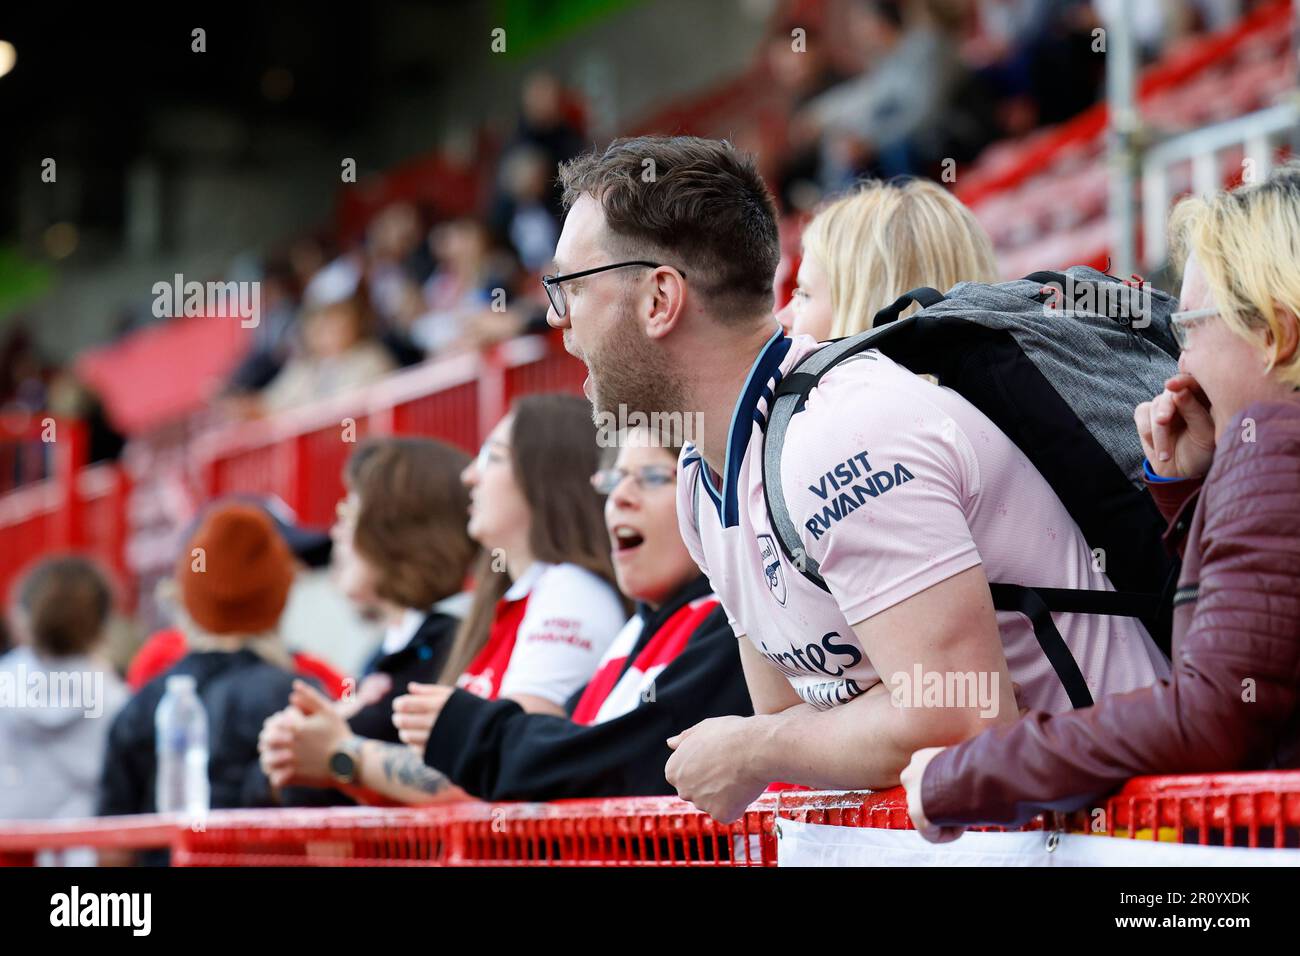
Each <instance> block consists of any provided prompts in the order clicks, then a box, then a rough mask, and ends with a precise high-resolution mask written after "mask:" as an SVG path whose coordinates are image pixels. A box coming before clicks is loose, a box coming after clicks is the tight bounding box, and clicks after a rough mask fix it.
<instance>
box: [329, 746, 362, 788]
mask: <svg viewBox="0 0 1300 956" xmlns="http://www.w3.org/2000/svg"><path fill="white" fill-rule="evenodd" d="M356 770H357V763H356V761H355V760H353V759H352V755H351V754H349V753H345V752H344V751H342V750H338V751H335V752H334V753H332V754H330V773H332V774H333V775H334V776H335V777H337V778H338V779H339V780H342V781H343V782H344V783H351V782H352V777H353V775H354V774H355V773H356Z"/></svg>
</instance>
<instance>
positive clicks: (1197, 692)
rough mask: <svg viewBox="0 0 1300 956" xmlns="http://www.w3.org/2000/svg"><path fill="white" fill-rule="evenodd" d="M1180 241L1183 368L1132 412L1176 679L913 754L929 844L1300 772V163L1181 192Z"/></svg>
mask: <svg viewBox="0 0 1300 956" xmlns="http://www.w3.org/2000/svg"><path fill="white" fill-rule="evenodd" d="M1170 231H1171V234H1172V238H1173V240H1174V241H1173V243H1172V245H1173V248H1174V250H1175V254H1176V258H1177V259H1178V260H1180V261H1182V262H1183V263H1184V268H1183V287H1182V305H1183V309H1184V311H1182V312H1179V313H1175V315H1174V316H1173V317H1172V322H1173V326H1174V331H1175V335H1176V336H1177V338H1178V341H1179V344H1180V346H1181V347H1182V355H1181V357H1180V359H1179V372H1178V374H1177V375H1175V376H1174V377H1172V378H1171V379H1169V381H1168V382H1167V383H1166V386H1165V390H1164V391H1163V392H1162V393H1161V394H1160V395H1158V396H1156V397H1155V398H1154V399H1152V400H1151V401H1150V402H1144V403H1142V404H1141V405H1139V406H1138V408H1137V409H1136V412H1135V421H1136V424H1137V430H1138V434H1139V436H1140V437H1141V440H1142V445H1143V448H1144V449H1145V451H1146V453H1147V482H1148V485H1149V487H1150V490H1151V494H1152V496H1153V497H1154V498H1155V500H1156V502H1157V504H1158V505H1159V506H1160V508H1161V510H1162V511H1163V512H1164V514H1165V515H1166V517H1168V518H1169V519H1170V528H1169V532H1168V533H1167V535H1166V541H1167V543H1168V544H1169V546H1170V547H1176V548H1178V549H1179V550H1180V551H1181V554H1182V558H1183V564H1182V570H1181V572H1180V575H1179V580H1178V588H1177V591H1176V592H1175V594H1174V599H1173V600H1174V632H1173V674H1172V676H1171V677H1170V679H1169V680H1167V681H1161V682H1159V683H1157V684H1155V685H1154V686H1152V687H1147V688H1143V689H1141V690H1136V691H1132V692H1130V693H1128V694H1122V695H1116V696H1112V697H1106V698H1103V699H1101V700H1099V701H1098V702H1097V703H1096V704H1095V705H1094V706H1093V707H1090V708H1088V709H1086V710H1076V711H1070V712H1068V713H1065V714H1058V715H1049V714H1044V713H1038V712H1030V713H1028V714H1027V715H1025V716H1024V717H1022V718H1021V719H1020V720H1019V721H1018V722H1017V723H1015V724H1012V725H1010V726H1008V727H1004V728H1001V729H998V730H992V731H989V732H986V733H983V734H980V735H979V736H977V737H974V738H972V739H970V740H967V741H965V742H964V743H961V744H958V745H956V746H953V747H947V748H930V749H927V750H920V751H917V752H916V753H915V754H914V755H913V756H912V761H911V764H910V765H909V766H908V767H907V769H906V770H904V772H903V775H902V779H903V785H904V786H905V787H906V788H907V793H908V806H909V809H910V811H911V816H912V820H913V822H914V823H915V825H916V827H917V828H918V829H919V830H921V832H922V833H923V834H924V835H925V836H926V837H927V838H928V839H931V840H937V841H942V840H949V839H955V838H956V837H957V836H958V835H960V833H961V831H962V829H963V828H964V827H965V826H968V825H971V824H977V823H989V824H1009V825H1015V824H1020V823H1023V822H1025V821H1026V820H1028V819H1029V818H1030V817H1031V816H1033V815H1034V814H1036V813H1040V812H1042V811H1044V810H1047V809H1054V810H1075V809H1079V808H1083V807H1087V806H1090V805H1092V802H1093V801H1096V800H1097V799H1098V798H1101V797H1104V796H1105V795H1106V794H1107V793H1109V792H1110V791H1112V790H1114V789H1115V788H1116V787H1118V786H1119V785H1120V784H1122V783H1123V782H1124V781H1125V780H1127V779H1128V778H1129V777H1133V776H1137V775H1140V774H1170V773H1203V772H1214V771H1229V770H1258V769H1268V768H1296V767H1300V347H1298V343H1300V319H1298V318H1297V316H1300V164H1297V163H1290V164H1287V165H1285V166H1283V167H1281V168H1279V169H1278V170H1277V171H1276V172H1274V174H1273V175H1272V176H1271V177H1269V179H1268V180H1266V181H1264V182H1262V183H1258V184H1254V185H1246V186H1242V187H1241V188H1239V189H1236V190H1234V191H1232V192H1225V193H1220V194H1217V195H1215V196H1213V197H1211V198H1208V199H1199V198H1193V199H1188V200H1185V201H1184V202H1183V203H1181V204H1180V205H1179V206H1178V207H1177V208H1176V209H1175V210H1174V213H1173V216H1172V219H1171V221H1170Z"/></svg>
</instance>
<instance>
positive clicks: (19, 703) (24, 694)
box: [0, 661, 104, 719]
mask: <svg viewBox="0 0 1300 956" xmlns="http://www.w3.org/2000/svg"><path fill="white" fill-rule="evenodd" d="M0 708H10V709H17V710H44V709H46V708H61V709H64V710H80V711H81V712H82V716H84V717H88V718H92V719H93V718H96V717H102V716H103V715H104V673H103V671H31V672H30V673H29V672H28V670H27V665H26V664H24V663H23V662H22V661H19V662H18V666H17V667H15V668H14V669H13V670H11V671H0Z"/></svg>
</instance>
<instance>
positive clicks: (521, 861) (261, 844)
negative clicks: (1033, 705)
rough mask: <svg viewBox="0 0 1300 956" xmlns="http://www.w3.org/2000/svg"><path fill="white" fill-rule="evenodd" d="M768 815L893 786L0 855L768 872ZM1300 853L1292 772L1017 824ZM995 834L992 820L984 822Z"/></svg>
mask: <svg viewBox="0 0 1300 956" xmlns="http://www.w3.org/2000/svg"><path fill="white" fill-rule="evenodd" d="M780 820H798V821H800V822H804V823H816V824H823V825H826V826H844V827H874V828H878V829H890V830H905V829H910V828H911V824H910V822H909V820H908V817H907V809H906V803H905V800H904V796H903V792H902V791H901V790H900V789H894V790H887V791H881V792H878V793H870V792H844V793H826V792H823V793H817V792H807V791H795V792H791V791H786V792H782V793H769V794H764V795H763V796H762V797H761V798H760V799H759V800H758V801H756V802H755V803H754V804H753V805H752V806H751V807H750V808H749V809H748V810H747V811H746V812H745V814H744V815H743V816H742V817H741V819H739V820H737V821H736V822H735V823H730V824H721V823H717V822H715V821H714V820H712V819H711V818H709V817H708V816H706V815H705V814H702V813H700V812H699V811H698V810H696V809H695V808H694V807H692V806H690V805H689V804H687V803H683V802H682V801H680V800H677V799H675V798H671V797H629V798H624V799H611V800H563V801H558V802H555V803H513V804H511V803H507V804H489V803H481V802H478V801H473V800H468V801H462V802H457V803H447V804H442V805H438V806H432V807H420V808H397V809H392V808H384V809H380V808H373V807H349V808H342V809H310V810H308V809H304V810H224V811H214V812H213V813H211V814H209V815H208V817H207V818H205V820H204V821H203V823H202V824H201V825H199V826H187V825H186V822H185V821H184V820H182V819H179V818H165V817H157V816H152V817H120V818H115V819H113V820H90V821H69V822H66V823H59V824H54V823H9V824H0V862H9V863H18V864H22V863H30V862H31V860H32V858H33V856H34V854H35V853H36V852H37V851H39V850H43V849H61V848H66V847H73V846H94V847H107V848H115V849H125V848H135V849H144V848H154V847H169V848H171V850H172V862H173V864H174V865H178V866H288V865H292V866H774V865H775V864H776V854H777V846H776V827H777V826H779V821H780ZM1046 827H1050V828H1052V829H1062V830H1067V831H1070V832H1075V833H1093V834H1097V835H1098V838H1099V839H1105V838H1117V837H1127V838H1129V839H1147V840H1163V841H1166V842H1182V843H1197V844H1202V845H1216V846H1246V847H1276V848H1292V849H1297V848H1300V771H1281V772H1255V773H1231V774H1210V775H1196V776H1176V777H1139V778H1137V779H1134V780H1132V781H1130V782H1129V783H1128V785H1127V786H1125V787H1124V788H1123V789H1122V790H1120V791H1119V792H1118V793H1117V794H1115V795H1114V796H1113V797H1110V798H1109V799H1107V800H1105V801H1103V802H1102V803H1101V805H1100V806H1098V807H1097V808H1096V809H1095V810H1092V811H1081V812H1079V813H1076V814H1071V815H1068V816H1065V815H1059V814H1054V815H1052V819H1050V820H1044V819H1043V818H1038V819H1036V820H1035V821H1033V822H1032V823H1031V824H1030V825H1029V826H1028V827H1026V828H1025V829H1031V830H1034V829H1043V828H1046ZM993 829H996V828H993Z"/></svg>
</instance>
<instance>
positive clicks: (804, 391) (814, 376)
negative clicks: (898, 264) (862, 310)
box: [763, 293, 938, 593]
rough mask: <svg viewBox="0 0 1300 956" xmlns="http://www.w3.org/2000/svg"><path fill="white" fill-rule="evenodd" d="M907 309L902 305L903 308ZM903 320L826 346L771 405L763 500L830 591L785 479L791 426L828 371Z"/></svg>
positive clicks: (798, 560) (784, 383) (788, 552)
mask: <svg viewBox="0 0 1300 956" xmlns="http://www.w3.org/2000/svg"><path fill="white" fill-rule="evenodd" d="M937 294H938V293H936V295H937ZM908 295H911V293H908ZM904 298H906V297H904ZM900 301H901V300H900ZM897 304H898V303H895V305H897ZM901 308H902V306H900V310H901ZM906 321H908V320H904V323H905V322H906ZM900 324H903V323H895V324H893V325H889V326H887V327H886V328H883V329H868V330H867V331H865V332H860V333H858V334H857V335H851V336H849V337H848V338H843V339H835V340H834V341H832V342H829V343H828V344H826V345H824V346H822V347H821V348H820V349H818V350H817V351H816V352H814V353H812V354H811V355H809V356H807V357H806V358H804V359H803V360H802V361H800V362H799V364H798V365H796V366H795V367H794V368H793V369H791V370H790V373H789V374H788V375H786V376H785V377H784V378H782V379H781V383H780V384H779V385H777V387H776V392H775V394H774V395H773V396H772V401H771V403H770V404H769V407H768V416H767V429H766V430H765V431H764V433H763V502H764V504H765V505H766V506H767V518H768V523H769V524H770V525H771V527H772V532H773V534H774V535H775V536H776V541H777V545H778V546H779V547H780V548H781V552H782V553H783V554H784V555H785V556H786V559H787V560H788V561H789V562H790V563H791V564H792V565H794V567H795V569H796V570H797V571H798V572H799V573H800V574H802V575H803V576H804V577H805V578H807V579H808V580H809V581H811V582H812V583H813V584H815V585H817V587H819V588H821V589H822V590H823V591H826V592H827V593H829V592H830V588H829V587H827V585H826V582H825V581H824V580H822V576H821V574H820V573H819V569H818V566H817V561H816V559H815V558H813V557H812V555H810V554H808V553H807V552H806V551H804V547H803V541H802V539H801V538H800V537H799V529H798V528H796V527H795V523H794V519H793V518H791V517H790V509H789V507H787V505H786V501H785V489H784V487H783V486H782V482H781V454H782V451H783V450H784V448H785V436H786V433H787V432H788V431H789V430H790V421H791V419H793V418H794V415H795V413H796V412H798V411H800V410H801V409H802V408H803V406H804V402H805V401H807V399H808V393H809V392H811V391H812V390H813V389H814V388H816V387H817V383H818V382H819V381H821V378H822V376H823V375H825V374H826V373H827V372H829V371H830V370H831V369H832V368H834V367H835V366H836V365H839V364H840V363H841V362H843V361H844V360H846V359H848V358H851V357H853V356H854V355H857V354H859V353H861V352H865V351H867V350H868V349H871V348H874V347H875V342H876V340H877V338H879V337H880V336H881V335H882V334H883V333H886V332H889V331H892V330H893V329H894V328H896V327H897V326H898V325H900Z"/></svg>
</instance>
